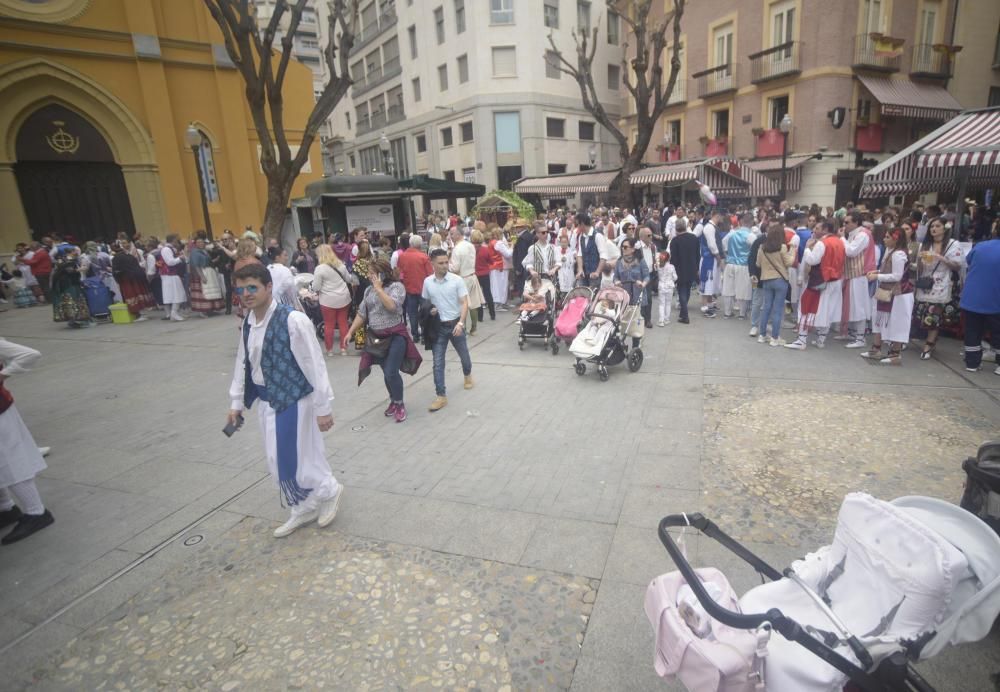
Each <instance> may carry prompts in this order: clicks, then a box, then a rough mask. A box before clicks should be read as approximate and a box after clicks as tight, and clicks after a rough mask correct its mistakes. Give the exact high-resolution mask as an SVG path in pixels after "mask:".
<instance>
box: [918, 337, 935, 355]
mask: <svg viewBox="0 0 1000 692" xmlns="http://www.w3.org/2000/svg"><path fill="white" fill-rule="evenodd" d="M935 345H937V341H925V342H924V348H923V350H922V351H920V360H930V359H931V353H933V352H934V346H935Z"/></svg>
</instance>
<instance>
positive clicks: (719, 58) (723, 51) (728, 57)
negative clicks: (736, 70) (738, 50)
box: [712, 22, 733, 75]
mask: <svg viewBox="0 0 1000 692" xmlns="http://www.w3.org/2000/svg"><path fill="white" fill-rule="evenodd" d="M712 42H713V43H714V44H715V54H714V56H713V57H714V58H715V64H714V65H712V67H722V66H726V67H727V68H729V69H728V70H726V74H727V75H728V74H730V71H731V70H732V65H733V23H732V22H729V23H728V24H725V25H723V26H720V27H718V28H717V29H715V31H714V32H713V35H712Z"/></svg>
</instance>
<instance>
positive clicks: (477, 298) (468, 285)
mask: <svg viewBox="0 0 1000 692" xmlns="http://www.w3.org/2000/svg"><path fill="white" fill-rule="evenodd" d="M449 238H450V239H451V242H453V243H454V244H455V245H454V247H453V248H452V249H451V263H450V265H449V268H450V270H451V272H452V273H455V274H458V275H459V276H460V277H462V280H463V281H464V282H465V289H466V292H467V294H468V296H469V319H470V320H471V321H472V328H471V329H469V336H473V335H474V334H475V333H476V316H477V315H476V312H477V310H478V309H479V306H480V305H482V304H483V303H484V302H485V301H484V300H483V289H482V288H481V287H480V286H479V279H477V278H476V247H475V246H474V245H473V244H472V243H470V242H469V241H468V240H466V239H465V236H464V235H462V229H461V228H460V227H459V226H455V227H454V228H452V229H451V231H449Z"/></svg>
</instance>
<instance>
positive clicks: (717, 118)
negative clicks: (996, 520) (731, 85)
mask: <svg viewBox="0 0 1000 692" xmlns="http://www.w3.org/2000/svg"><path fill="white" fill-rule="evenodd" d="M728 136H729V109H728V108H725V109H723V110H721V111H712V137H713V138H715V139H718V138H719V137H728Z"/></svg>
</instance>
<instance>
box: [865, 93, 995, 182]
mask: <svg viewBox="0 0 1000 692" xmlns="http://www.w3.org/2000/svg"><path fill="white" fill-rule="evenodd" d="M965 176H968V177H967V180H966V187H965V189H966V191H967V192H975V191H977V190H982V189H986V188H990V187H1000V107H994V108H986V109H983V110H975V111H967V112H965V113H962V114H961V115H959V116H958V117H956V118H953V119H952V120H950V121H948V122H947V123H945V124H944V125H942V126H941V127H939V128H938V129H936V130H935V131H934V132H932V133H930V134H929V135H927V136H926V137H924V138H923V139H921V140H920V141H918V142H916V143H914V144H912V145H910V146H909V147H907V148H906V149H904V150H903V151H901V152H899V153H898V154H896V155H895V156H893V157H891V158H889V159H886V160H885V161H883V162H882V163H880V164H879V165H878V166H875V167H874V168H872V169H871V170H870V171H868V172H867V173H865V178H864V182H863V183H862V185H861V196H862V197H885V196H888V195H899V194H907V193H919V192H931V191H939V192H954V191H956V190H957V189H958V188H959V186H960V181H961V179H962V178H963V177H965Z"/></svg>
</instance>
